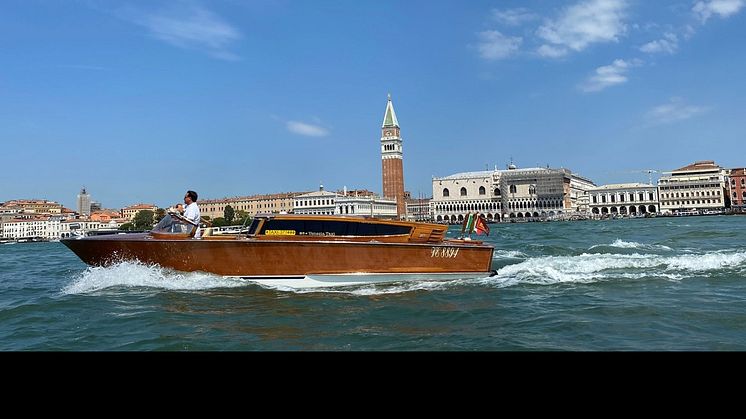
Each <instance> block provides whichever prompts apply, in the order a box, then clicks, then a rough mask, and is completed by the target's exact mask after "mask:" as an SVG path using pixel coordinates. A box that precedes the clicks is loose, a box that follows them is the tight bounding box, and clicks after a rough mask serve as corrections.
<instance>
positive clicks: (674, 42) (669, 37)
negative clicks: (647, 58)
mask: <svg viewBox="0 0 746 419" xmlns="http://www.w3.org/2000/svg"><path fill="white" fill-rule="evenodd" d="M678 49H679V37H678V36H676V34H673V33H670V32H669V33H666V34H665V35H663V38H662V39H658V40H655V41H652V42H648V43H647V44H645V45H643V46H641V47H640V51H642V52H646V53H648V54H656V53H664V52H665V53H668V54H675V53H676V51H678Z"/></svg>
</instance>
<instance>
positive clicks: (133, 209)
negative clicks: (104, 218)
mask: <svg viewBox="0 0 746 419" xmlns="http://www.w3.org/2000/svg"><path fill="white" fill-rule="evenodd" d="M140 211H153V213H155V212H156V211H158V207H157V206H155V205H153V204H135V205H131V206H129V207H126V208H122V218H124V219H126V220H130V221H132V220H134V219H135V215H137V213H138V212H140Z"/></svg>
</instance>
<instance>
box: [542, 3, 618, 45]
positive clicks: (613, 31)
mask: <svg viewBox="0 0 746 419" xmlns="http://www.w3.org/2000/svg"><path fill="white" fill-rule="evenodd" d="M627 7H628V4H627V0H584V1H581V2H579V3H577V4H575V5H573V6H570V7H568V8H566V9H565V10H563V12H562V14H561V15H560V16H559V17H558V18H557V19H556V20H549V21H546V22H545V23H544V25H542V26H541V27H539V29H538V30H537V31H536V34H537V35H538V36H539V37H540V38H542V39H543V40H544V41H546V43H545V44H544V45H542V46H541V47H540V48H539V50H538V53H539V55H542V56H545V57H558V56H563V55H565V54H567V53H569V52H570V50H573V51H582V50H584V49H585V48H587V47H588V46H589V45H591V44H594V43H602V42H612V41H617V40H618V39H619V36H620V35H622V34H624V32H626V29H627V27H626V25H625V23H624V18H625V16H626V10H627ZM547 52H548V53H549V54H547Z"/></svg>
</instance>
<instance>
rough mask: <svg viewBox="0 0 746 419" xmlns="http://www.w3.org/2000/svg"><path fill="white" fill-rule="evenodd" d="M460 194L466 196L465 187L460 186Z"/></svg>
mask: <svg viewBox="0 0 746 419" xmlns="http://www.w3.org/2000/svg"><path fill="white" fill-rule="evenodd" d="M461 196H466V188H461Z"/></svg>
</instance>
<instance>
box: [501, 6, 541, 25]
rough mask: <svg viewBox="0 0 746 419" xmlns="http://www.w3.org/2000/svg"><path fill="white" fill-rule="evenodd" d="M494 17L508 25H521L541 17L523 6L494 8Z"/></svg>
mask: <svg viewBox="0 0 746 419" xmlns="http://www.w3.org/2000/svg"><path fill="white" fill-rule="evenodd" d="M492 17H493V18H495V20H496V21H498V22H500V23H502V24H504V25H508V26H519V25H522V24H524V23H526V22H530V21H532V20H535V19H538V18H539V17H538V16H537V15H535V14H534V13H532V12H531V11H530V10H529V9H526V8H523V7H519V8H517V9H507V10H498V9H492Z"/></svg>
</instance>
